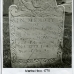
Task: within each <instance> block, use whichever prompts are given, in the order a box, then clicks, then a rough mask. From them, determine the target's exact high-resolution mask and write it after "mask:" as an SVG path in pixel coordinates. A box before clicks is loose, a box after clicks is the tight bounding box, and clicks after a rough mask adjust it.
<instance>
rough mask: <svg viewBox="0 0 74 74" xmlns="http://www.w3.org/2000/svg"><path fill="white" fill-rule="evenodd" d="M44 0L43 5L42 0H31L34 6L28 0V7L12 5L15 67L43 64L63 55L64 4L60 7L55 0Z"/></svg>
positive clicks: (11, 28)
mask: <svg viewBox="0 0 74 74" xmlns="http://www.w3.org/2000/svg"><path fill="white" fill-rule="evenodd" d="M22 1H23V0H22ZM24 1H25V0H24ZM29 1H30V0H29ZM35 1H36V0H33V2H34V4H35ZM38 1H42V0H38ZM43 1H44V2H43V3H41V5H40V6H39V4H40V2H37V3H36V4H35V5H33V3H31V2H29V4H32V5H31V6H32V7H31V6H30V7H31V8H29V5H28V6H27V5H26V4H25V3H24V5H26V6H25V7H21V8H19V7H18V6H16V5H12V6H10V8H9V25H10V26H9V27H10V46H11V59H12V67H31V66H37V65H44V64H46V63H53V62H55V61H56V60H58V59H60V58H62V57H61V56H62V49H61V47H62V46H63V31H64V8H63V7H62V6H59V7H57V5H56V2H55V0H54V1H53V0H49V3H50V2H51V1H52V2H51V4H49V3H48V2H47V1H45V0H43ZM22 8H23V9H22Z"/></svg>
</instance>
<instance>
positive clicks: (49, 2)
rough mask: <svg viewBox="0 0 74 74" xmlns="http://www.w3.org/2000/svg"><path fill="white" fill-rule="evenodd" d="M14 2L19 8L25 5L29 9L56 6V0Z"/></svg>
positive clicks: (20, 0)
mask: <svg viewBox="0 0 74 74" xmlns="http://www.w3.org/2000/svg"><path fill="white" fill-rule="evenodd" d="M14 4H15V5H17V6H18V7H19V8H22V7H24V8H25V7H26V8H28V9H30V10H35V9H40V8H42V9H47V8H48V7H56V6H57V2H56V0H16V1H14Z"/></svg>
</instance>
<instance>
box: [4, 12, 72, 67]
mask: <svg viewBox="0 0 74 74" xmlns="http://www.w3.org/2000/svg"><path fill="white" fill-rule="evenodd" d="M3 20H4V23H3V67H4V68H11V57H10V56H11V53H10V37H9V24H8V17H7V16H4V19H3ZM64 27H65V30H64V38H63V39H64V45H63V48H62V51H63V58H62V62H60V60H58V61H56V62H55V63H53V64H49V63H47V64H46V65H43V66H38V67H39V68H44V67H45V68H71V54H72V52H71V50H72V14H68V13H66V17H65V26H64ZM32 67H33V68H36V66H32Z"/></svg>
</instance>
